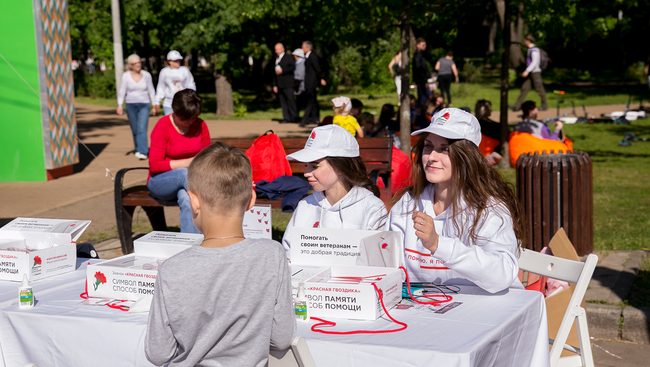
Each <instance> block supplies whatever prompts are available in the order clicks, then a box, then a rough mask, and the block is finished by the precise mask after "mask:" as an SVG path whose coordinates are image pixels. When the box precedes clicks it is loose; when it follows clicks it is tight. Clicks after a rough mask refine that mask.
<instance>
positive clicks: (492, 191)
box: [385, 108, 526, 293]
mask: <svg viewBox="0 0 650 367" xmlns="http://www.w3.org/2000/svg"><path fill="white" fill-rule="evenodd" d="M419 134H422V136H421V137H420V139H419V140H418V142H417V143H416V144H415V146H414V147H413V149H412V150H411V152H412V154H413V155H414V156H415V158H414V160H413V167H412V180H413V181H412V182H413V185H412V186H410V187H408V188H407V189H406V190H405V192H403V195H396V196H395V197H393V200H392V201H391V203H392V204H394V205H393V206H392V208H391V211H390V213H389V216H388V221H387V223H386V227H385V230H391V231H400V232H402V233H403V235H404V264H405V267H406V269H407V271H408V276H409V280H410V281H411V282H433V283H437V284H454V285H476V286H479V287H481V288H483V289H485V290H486V291H488V292H490V293H495V292H499V291H502V290H504V289H506V288H519V289H523V286H522V285H521V282H520V281H519V279H518V278H517V274H518V271H519V266H518V264H517V257H516V255H517V251H518V246H523V245H524V244H525V243H524V242H525V240H526V224H525V223H524V220H523V209H522V208H521V205H520V204H519V201H518V200H517V198H516V197H515V194H514V192H513V190H512V189H511V187H510V185H509V184H508V183H507V182H506V181H505V180H504V179H503V177H501V174H500V173H499V172H498V171H496V170H495V169H494V168H492V167H490V166H489V165H488V163H487V161H486V160H485V158H483V155H482V154H481V153H480V152H479V150H478V145H479V144H480V142H481V127H480V125H479V123H478V120H476V117H474V116H473V115H471V114H469V113H467V112H465V111H463V110H460V109H457V108H445V109H443V110H441V111H440V112H438V113H437V114H435V115H434V116H433V118H432V119H431V124H430V125H429V127H427V128H424V129H421V130H418V131H415V132H413V134H412V135H419Z"/></svg>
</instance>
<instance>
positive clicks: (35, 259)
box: [32, 256, 41, 268]
mask: <svg viewBox="0 0 650 367" xmlns="http://www.w3.org/2000/svg"><path fill="white" fill-rule="evenodd" d="M36 265H41V258H40V256H34V265H32V268H33V267H34V266H36Z"/></svg>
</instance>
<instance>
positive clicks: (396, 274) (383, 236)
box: [291, 228, 402, 320]
mask: <svg viewBox="0 0 650 367" xmlns="http://www.w3.org/2000/svg"><path fill="white" fill-rule="evenodd" d="M401 247H402V239H401V233H397V232H381V231H362V230H348V229H329V228H328V229H320V228H295V229H293V230H292V233H291V263H292V264H291V270H292V272H291V273H292V286H294V287H297V286H298V283H301V282H302V283H305V295H306V296H307V299H308V305H307V306H308V309H309V314H310V316H313V317H323V318H329V317H332V318H345V319H358V320H375V319H377V318H378V317H380V316H381V315H383V313H384V311H383V309H382V307H381V303H380V300H379V295H378V293H377V291H376V290H375V287H374V286H373V283H375V285H376V286H377V288H378V289H379V290H380V291H381V292H382V294H383V301H384V305H385V306H386V309H391V308H392V307H394V306H395V305H397V303H399V301H400V300H401V296H402V275H401V270H400V269H399V266H400V262H401V253H402V251H401ZM311 274H313V275H312V276H311V277H309V278H307V275H311ZM305 278H306V279H305Z"/></svg>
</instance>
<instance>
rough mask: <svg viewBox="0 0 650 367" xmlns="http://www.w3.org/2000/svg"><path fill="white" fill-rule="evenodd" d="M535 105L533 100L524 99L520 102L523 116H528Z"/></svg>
mask: <svg viewBox="0 0 650 367" xmlns="http://www.w3.org/2000/svg"><path fill="white" fill-rule="evenodd" d="M536 107H537V105H536V104H535V101H526V102H524V103H522V104H521V112H522V113H523V114H524V118H526V117H528V116H530V113H531V112H532V111H533V110H534V109H535V108H536Z"/></svg>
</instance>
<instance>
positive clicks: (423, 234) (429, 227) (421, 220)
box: [412, 210, 438, 254]
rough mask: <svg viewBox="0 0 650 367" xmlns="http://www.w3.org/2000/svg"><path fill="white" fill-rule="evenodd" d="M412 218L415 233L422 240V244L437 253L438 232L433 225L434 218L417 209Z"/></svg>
mask: <svg viewBox="0 0 650 367" xmlns="http://www.w3.org/2000/svg"><path fill="white" fill-rule="evenodd" d="M412 218H413V228H415V235H416V236H418V238H419V239H421V240H422V245H423V246H424V247H425V248H426V249H427V250H429V251H431V253H432V254H433V253H435V252H436V250H437V249H438V233H436V227H435V226H434V225H433V218H431V217H430V216H428V215H426V214H424V213H423V212H419V211H417V210H413V217H412Z"/></svg>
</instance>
